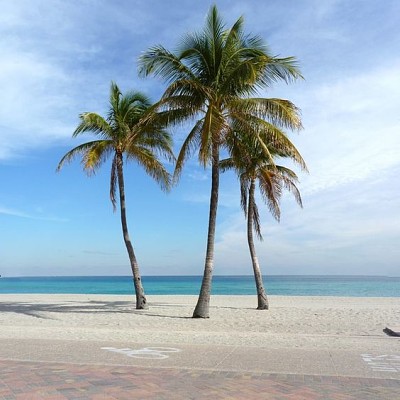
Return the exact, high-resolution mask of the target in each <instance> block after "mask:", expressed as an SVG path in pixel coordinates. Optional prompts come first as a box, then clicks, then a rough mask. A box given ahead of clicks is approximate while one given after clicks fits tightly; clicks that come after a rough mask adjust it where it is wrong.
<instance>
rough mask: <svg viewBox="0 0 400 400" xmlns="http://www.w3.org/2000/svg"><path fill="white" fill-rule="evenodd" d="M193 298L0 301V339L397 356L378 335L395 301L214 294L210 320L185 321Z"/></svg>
mask: <svg viewBox="0 0 400 400" xmlns="http://www.w3.org/2000/svg"><path fill="white" fill-rule="evenodd" d="M196 300H197V296H148V301H149V309H148V310H135V308H134V297H133V296H112V295H53V294H52V295H30V294H15V295H11V294H7V295H1V296H0V326H1V329H0V339H41V340H45V339H51V340H70V341H107V342H114V341H115V342H123V341H129V342H130V343H134V342H143V341H146V342H150V343H163V344H166V345H173V344H177V343H180V344H190V345H228V346H248V347H259V348H271V349H290V348H293V349H313V350H316V349H324V350H327V349H332V350H355V349H358V348H359V349H360V351H365V349H368V350H369V351H377V350H379V351H384V350H387V351H389V350H393V349H394V348H395V349H396V350H397V347H398V340H396V339H395V340H391V339H393V338H389V337H388V336H387V335H386V334H385V333H384V332H383V329H384V328H385V327H386V326H398V325H399V323H400V299H399V298H353V297H348V298H345V297H284V296H270V310H269V311H259V310H256V309H255V306H256V298H255V296H213V297H212V299H211V308H210V316H211V318H210V319H206V320H203V319H192V318H191V313H192V311H193V307H194V305H195V303H196Z"/></svg>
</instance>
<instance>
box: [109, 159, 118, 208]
mask: <svg viewBox="0 0 400 400" xmlns="http://www.w3.org/2000/svg"><path fill="white" fill-rule="evenodd" d="M117 162H118V161H117V155H116V154H115V155H114V158H113V161H112V164H111V175H110V200H111V203H112V205H113V210H114V212H115V210H116V209H117V197H116V194H117V182H118V174H117Z"/></svg>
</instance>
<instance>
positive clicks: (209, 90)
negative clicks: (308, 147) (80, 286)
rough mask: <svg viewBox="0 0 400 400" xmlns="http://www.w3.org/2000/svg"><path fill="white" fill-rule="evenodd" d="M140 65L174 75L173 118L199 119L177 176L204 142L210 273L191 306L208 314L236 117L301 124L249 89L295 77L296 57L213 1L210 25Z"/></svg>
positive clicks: (154, 51) (167, 113) (167, 112)
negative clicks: (225, 164)
mask: <svg viewBox="0 0 400 400" xmlns="http://www.w3.org/2000/svg"><path fill="white" fill-rule="evenodd" d="M139 73H140V74H141V75H143V76H148V75H155V76H160V77H161V78H163V79H164V80H165V81H166V82H167V83H168V87H167V89H166V91H165V93H164V94H163V96H162V98H161V100H160V101H159V103H158V109H159V111H160V113H161V114H162V115H163V116H164V118H165V121H166V122H167V123H181V122H183V121H185V120H188V119H189V120H192V121H193V122H194V126H193V128H192V129H191V131H190V132H189V134H188V136H187V138H186V139H185V141H184V142H183V145H182V148H181V150H180V153H179V155H178V158H177V163H176V168H175V178H178V177H179V175H180V174H181V171H182V168H183V165H184V163H185V161H186V160H187V159H188V158H189V157H190V156H191V154H193V152H194V151H195V150H198V157H199V161H200V163H201V164H202V165H203V166H204V167H206V166H207V165H211V195H210V211H209V223H208V236H207V249H206V256H205V265H204V274H203V280H202V284H201V289H200V295H199V299H198V302H197V305H196V308H195V310H194V313H193V317H195V318H196V317H197V318H208V317H209V303H210V294H211V282H212V273H213V266H214V240H215V226H216V218H217V207H218V189H219V158H220V150H221V148H223V147H224V146H225V141H226V137H227V136H228V135H229V134H230V133H231V131H232V124H233V123H236V124H240V125H242V128H243V130H246V128H248V129H247V130H249V129H250V127H251V125H260V124H261V125H262V128H261V130H262V129H264V130H267V125H268V123H267V122H265V121H264V120H263V118H264V117H265V116H266V115H272V116H273V117H274V118H275V120H279V121H281V120H282V121H285V123H286V125H287V126H288V127H290V128H295V129H296V128H298V127H299V125H300V119H299V117H298V114H297V113H296V111H295V109H294V108H293V107H292V104H291V103H290V102H286V101H281V100H278V99H270V100H267V99H264V98H249V97H250V96H251V95H254V94H256V93H257V90H258V89H260V88H267V87H268V86H269V85H270V84H271V83H273V82H274V81H278V80H283V81H286V82H290V81H292V80H294V79H296V78H299V77H301V75H300V72H299V70H298V69H297V67H296V62H295V59H294V58H293V57H288V58H278V57H273V56H271V55H270V53H269V51H268V48H267V46H266V45H265V44H264V43H263V41H262V39H261V38H259V37H258V36H251V35H245V34H244V32H243V18H242V17H241V18H239V19H238V20H237V21H236V22H235V23H234V24H233V26H232V27H231V28H230V29H226V28H225V25H224V23H223V21H222V20H221V18H220V16H219V14H218V11H217V8H216V7H215V6H213V7H212V8H211V9H210V12H209V14H208V16H207V21H206V25H205V27H204V29H203V30H202V31H201V32H198V33H193V34H188V35H187V36H186V37H184V38H183V40H182V42H181V45H180V49H179V50H178V51H177V52H176V53H174V52H170V51H168V50H167V49H165V48H164V47H162V46H155V47H152V48H150V49H149V50H148V51H147V52H145V53H144V54H143V55H142V56H141V58H140V60H139ZM252 131H254V132H256V130H254V129H253V130H252ZM257 132H258V130H257ZM268 132H270V135H269V136H270V138H271V140H273V141H275V142H280V141H281V137H280V134H279V132H273V131H272V130H270V129H268ZM285 140H286V138H285V139H284V141H285ZM281 145H282V146H284V143H282V144H281Z"/></svg>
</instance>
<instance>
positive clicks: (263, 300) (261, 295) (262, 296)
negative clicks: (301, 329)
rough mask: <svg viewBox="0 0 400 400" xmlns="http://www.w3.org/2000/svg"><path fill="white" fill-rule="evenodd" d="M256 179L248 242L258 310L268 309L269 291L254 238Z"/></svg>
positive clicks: (251, 186) (252, 189)
mask: <svg viewBox="0 0 400 400" xmlns="http://www.w3.org/2000/svg"><path fill="white" fill-rule="evenodd" d="M255 186H256V185H255V181H254V179H252V180H251V183H250V188H249V206H248V211H247V242H248V244H249V250H250V255H251V261H252V263H253V271H254V279H255V281H256V288H257V300H258V306H257V310H268V299H267V293H266V292H265V288H264V283H263V279H262V275H261V269H260V265H259V263H258V258H257V255H256V248H255V246H254V240H253V216H254V204H255V198H254V191H255Z"/></svg>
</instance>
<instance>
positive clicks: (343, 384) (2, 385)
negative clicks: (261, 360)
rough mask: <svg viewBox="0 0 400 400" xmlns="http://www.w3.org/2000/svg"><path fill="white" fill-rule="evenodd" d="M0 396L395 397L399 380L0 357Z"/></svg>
mask: <svg viewBox="0 0 400 400" xmlns="http://www.w3.org/2000/svg"><path fill="white" fill-rule="evenodd" d="M0 399H1V400H81V399H82V400H83V399H92V400H105V399H110V400H113V399H118V400H124V399H127V400H128V399H129V400H132V399H140V400H142V399H143V400H146V399H151V400H167V399H171V400H200V399H207V400H218V399H224V400H229V399H231V400H234V399H235V400H236V399H240V400H243V399H245V400H252V399H265V400H269V399H277V400H286V399H293V400H294V399H295V400H322V399H324V400H326V399H332V400H353V399H360V400H378V399H385V400H388V399H400V380H393V379H367V378H349V377H332V376H312V375H291V374H264V373H241V372H237V373H236V372H224V371H200V370H182V369H169V368H168V369H167V368H138V367H128V366H100V365H80V364H61V363H60V364H58V363H38V362H21V361H6V360H3V361H0Z"/></svg>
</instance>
